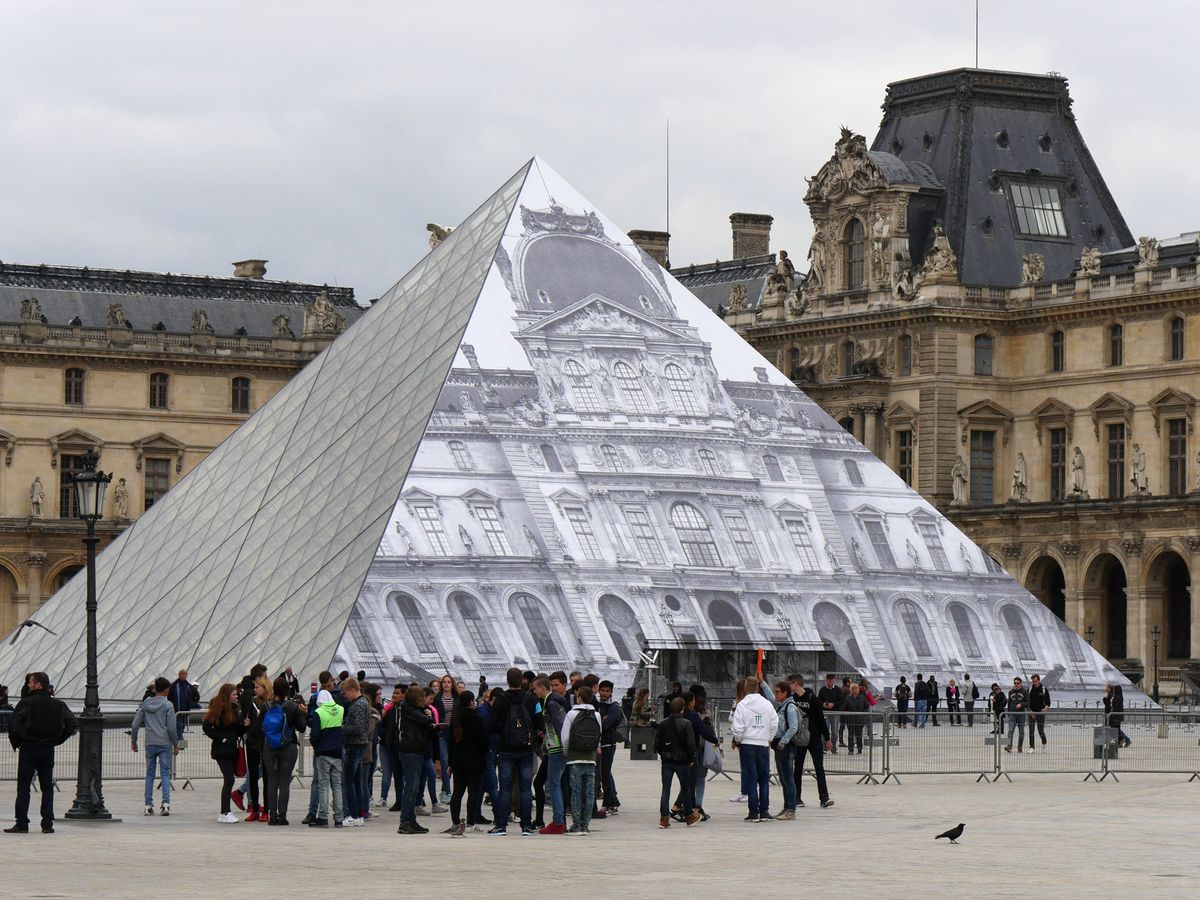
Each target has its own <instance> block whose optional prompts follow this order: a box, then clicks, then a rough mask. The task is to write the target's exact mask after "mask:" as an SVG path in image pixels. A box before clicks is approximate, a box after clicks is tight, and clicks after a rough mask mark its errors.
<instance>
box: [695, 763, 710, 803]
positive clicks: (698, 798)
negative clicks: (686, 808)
mask: <svg viewBox="0 0 1200 900" xmlns="http://www.w3.org/2000/svg"><path fill="white" fill-rule="evenodd" d="M707 786H708V769H706V768H704V766H702V765H700V764H699V763H697V764H696V765H694V766H693V767H692V804H693V805H694V806H695V807H696V808H697V809H700V810H703V809H704V789H705V788H706V787H707Z"/></svg>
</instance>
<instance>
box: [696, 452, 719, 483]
mask: <svg viewBox="0 0 1200 900" xmlns="http://www.w3.org/2000/svg"><path fill="white" fill-rule="evenodd" d="M700 468H701V469H702V470H704V474H705V475H712V476H714V477H715V476H717V475H720V474H721V472H720V470H718V469H717V455H716V454H715V453H713V452H712V451H711V450H701V451H700Z"/></svg>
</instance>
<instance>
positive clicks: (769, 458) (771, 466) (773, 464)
mask: <svg viewBox="0 0 1200 900" xmlns="http://www.w3.org/2000/svg"><path fill="white" fill-rule="evenodd" d="M762 459H763V466H764V467H765V468H766V470H767V477H768V478H769V479H771V480H772V481H783V469H781V468H780V467H779V458H778V457H777V456H773V455H772V454H770V453H768V454H766V455H765V456H763V458H762Z"/></svg>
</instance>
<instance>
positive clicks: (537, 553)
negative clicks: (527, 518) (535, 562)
mask: <svg viewBox="0 0 1200 900" xmlns="http://www.w3.org/2000/svg"><path fill="white" fill-rule="evenodd" d="M522 527H523V528H524V529H525V540H527V541H528V542H529V555H530V556H533V557H534V558H536V559H541V558H542V556H543V555H544V554H543V553H542V545H541V544H539V543H538V539H537V535H535V534H534V533H533V531H532V530H531V529H530V527H529V526H528V525H524V526H522Z"/></svg>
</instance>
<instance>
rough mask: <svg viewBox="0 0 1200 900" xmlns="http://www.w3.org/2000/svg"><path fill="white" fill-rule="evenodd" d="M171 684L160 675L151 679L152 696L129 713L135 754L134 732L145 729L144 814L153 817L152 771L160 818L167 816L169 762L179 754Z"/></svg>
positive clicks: (130, 736)
mask: <svg viewBox="0 0 1200 900" xmlns="http://www.w3.org/2000/svg"><path fill="white" fill-rule="evenodd" d="M170 689H171V683H170V682H169V681H167V679H165V678H163V677H162V676H161V675H160V676H159V677H158V678H156V679H154V696H153V697H148V698H147V699H145V700H143V701H142V702H141V705H140V706H138V708H137V712H136V713H134V714H133V725H132V726H131V728H130V730H129V742H130V745H131V746H132V748H133V752H134V753H137V752H138V733H139V732H140V731H141V730H142V728H143V727H145V729H146V815H148V816H152V815H154V770H155V768H157V769H158V776H159V778H160V779H161V782H162V808H161V812H162V814H163V815H164V816H169V815H170V814H171V768H172V767H171V762H172V760H173V758H174V756H175V754H176V753H178V752H179V740H180V739H179V731H178V729H177V728H176V725H175V706H174V705H173V704H172V703H171V701H170V700H168V699H167V692H168V691H169V690H170Z"/></svg>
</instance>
